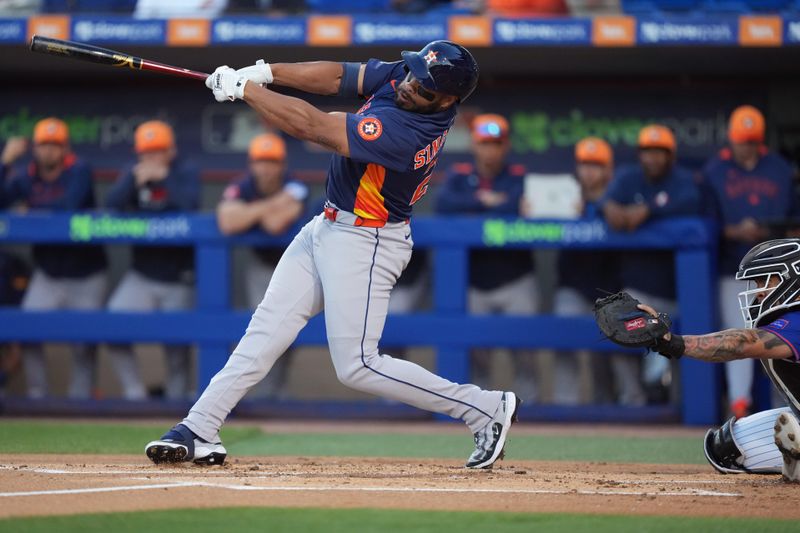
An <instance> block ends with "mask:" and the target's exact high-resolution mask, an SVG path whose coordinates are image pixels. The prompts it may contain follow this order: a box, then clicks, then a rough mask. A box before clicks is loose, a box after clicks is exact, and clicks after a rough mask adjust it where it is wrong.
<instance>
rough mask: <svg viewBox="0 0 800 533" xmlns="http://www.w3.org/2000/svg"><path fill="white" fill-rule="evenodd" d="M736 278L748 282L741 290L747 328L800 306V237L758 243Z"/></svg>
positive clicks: (745, 258) (741, 304)
mask: <svg viewBox="0 0 800 533" xmlns="http://www.w3.org/2000/svg"><path fill="white" fill-rule="evenodd" d="M736 279H737V280H741V281H746V282H747V288H746V289H745V290H743V291H742V292H740V293H739V308H740V309H741V311H742V316H743V317H744V323H745V327H747V328H754V327H758V326H759V325H761V324H764V323H766V322H767V321H766V318H767V317H768V316H770V315H773V314H774V313H777V312H778V311H783V310H787V309H791V308H794V307H800V301H798V296H800V239H775V240H771V241H766V242H763V243H761V244H757V245H756V246H754V247H753V248H751V249H750V251H749V252H747V254H745V256H744V258H742V262H741V263H740V264H739V271H738V272H737V273H736Z"/></svg>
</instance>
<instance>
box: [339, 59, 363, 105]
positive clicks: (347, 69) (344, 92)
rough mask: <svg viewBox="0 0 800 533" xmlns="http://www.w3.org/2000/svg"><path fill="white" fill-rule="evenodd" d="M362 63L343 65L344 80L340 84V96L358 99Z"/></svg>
mask: <svg viewBox="0 0 800 533" xmlns="http://www.w3.org/2000/svg"><path fill="white" fill-rule="evenodd" d="M360 72H361V63H342V79H341V81H340V82H339V94H338V95H339V96H344V97H345V98H357V97H358V75H359V73H360Z"/></svg>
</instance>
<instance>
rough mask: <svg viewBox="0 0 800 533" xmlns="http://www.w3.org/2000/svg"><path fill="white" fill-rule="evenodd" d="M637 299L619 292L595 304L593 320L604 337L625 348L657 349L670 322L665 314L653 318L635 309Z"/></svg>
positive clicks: (637, 303) (600, 299)
mask: <svg viewBox="0 0 800 533" xmlns="http://www.w3.org/2000/svg"><path fill="white" fill-rule="evenodd" d="M637 305H639V300H637V299H636V298H634V297H633V296H631V295H630V294H628V293H627V292H618V293H616V294H612V295H611V296H606V297H605V298H598V299H597V300H596V301H595V302H594V317H595V320H596V321H597V325H598V327H599V328H600V331H602V332H603V335H605V336H606V337H608V338H609V339H610V340H612V341H613V342H615V343H617V344H619V345H620V346H625V347H626V348H650V349H657V348H660V347H661V345H662V344H663V343H664V342H666V341H664V339H663V337H664V335H666V334H667V333H669V328H670V327H671V326H672V321H671V320H670V319H669V316H668V315H667V314H666V313H660V314H659V315H658V317H654V316H653V315H651V314H650V313H648V312H647V311H642V310H641V309H639V308H638V307H637Z"/></svg>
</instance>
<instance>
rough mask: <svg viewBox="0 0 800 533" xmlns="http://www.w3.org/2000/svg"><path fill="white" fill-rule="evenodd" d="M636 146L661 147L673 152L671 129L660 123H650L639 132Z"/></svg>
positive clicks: (673, 142) (673, 141)
mask: <svg viewBox="0 0 800 533" xmlns="http://www.w3.org/2000/svg"><path fill="white" fill-rule="evenodd" d="M638 146H639V148H640V149H642V148H662V149H664V150H669V151H670V152H674V151H675V148H676V143H675V136H674V135H673V134H672V131H670V129H669V128H668V127H666V126H662V125H661V124H650V125H649V126H645V127H644V128H642V129H641V131H640V132H639V143H638Z"/></svg>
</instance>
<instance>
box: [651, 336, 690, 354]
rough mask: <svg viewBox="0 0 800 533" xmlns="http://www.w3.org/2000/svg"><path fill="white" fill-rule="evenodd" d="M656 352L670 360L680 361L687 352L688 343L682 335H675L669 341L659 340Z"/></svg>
mask: <svg viewBox="0 0 800 533" xmlns="http://www.w3.org/2000/svg"><path fill="white" fill-rule="evenodd" d="M655 351H657V352H658V353H660V354H661V355H663V356H664V357H666V358H668V359H680V358H681V356H682V355H683V354H684V352H685V351H686V343H685V342H684V341H683V337H682V336H681V335H677V334H675V333H673V334H672V336H671V337H670V339H669V340H668V341H667V340H664V339H659V341H658V343H657V344H656V346H655Z"/></svg>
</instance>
